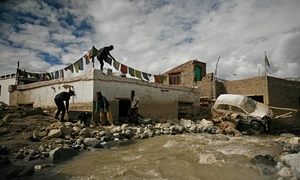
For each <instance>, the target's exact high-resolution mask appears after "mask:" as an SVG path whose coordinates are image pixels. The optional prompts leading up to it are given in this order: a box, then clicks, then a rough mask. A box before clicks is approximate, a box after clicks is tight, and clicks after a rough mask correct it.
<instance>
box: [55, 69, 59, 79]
mask: <svg viewBox="0 0 300 180" xmlns="http://www.w3.org/2000/svg"><path fill="white" fill-rule="evenodd" d="M54 78H55V79H58V78H59V71H55V74H54Z"/></svg>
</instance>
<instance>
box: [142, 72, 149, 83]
mask: <svg viewBox="0 0 300 180" xmlns="http://www.w3.org/2000/svg"><path fill="white" fill-rule="evenodd" d="M142 74H143V78H144V79H146V80H147V81H150V79H149V77H148V74H147V73H144V72H142Z"/></svg>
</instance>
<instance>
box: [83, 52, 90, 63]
mask: <svg viewBox="0 0 300 180" xmlns="http://www.w3.org/2000/svg"><path fill="white" fill-rule="evenodd" d="M83 57H84V59H85V64H90V60H89V57H88V55H87V54H85V55H84V56H83Z"/></svg>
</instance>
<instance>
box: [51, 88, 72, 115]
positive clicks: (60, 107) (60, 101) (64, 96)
mask: <svg viewBox="0 0 300 180" xmlns="http://www.w3.org/2000/svg"><path fill="white" fill-rule="evenodd" d="M71 96H75V93H74V91H71V90H70V91H69V92H61V93H59V94H57V95H56V96H55V98H54V101H55V104H56V106H57V112H56V114H55V119H58V115H59V114H60V112H61V118H60V120H61V121H64V117H65V112H66V110H67V112H68V111H69V100H70V97H71ZM64 101H66V107H65V104H64Z"/></svg>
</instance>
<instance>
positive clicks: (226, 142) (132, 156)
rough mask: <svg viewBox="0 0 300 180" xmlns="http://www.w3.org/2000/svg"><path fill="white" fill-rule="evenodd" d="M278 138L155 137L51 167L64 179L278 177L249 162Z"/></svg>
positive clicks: (273, 150) (266, 151)
mask: <svg viewBox="0 0 300 180" xmlns="http://www.w3.org/2000/svg"><path fill="white" fill-rule="evenodd" d="M277 138H278V136H277V137H276V136H247V137H231V136H224V135H210V134H182V135H175V136H172V135H168V136H157V137H154V138H150V139H146V140H141V141H138V142H137V143H135V144H132V145H128V146H123V147H118V148H111V149H104V150H103V149H102V150H99V151H93V152H84V153H83V154H82V155H80V156H79V157H76V159H73V160H71V161H68V162H65V163H63V164H59V165H58V166H56V167H55V168H54V169H53V171H56V172H60V173H61V174H64V175H67V179H74V180H76V179H130V180H132V179H190V180H194V179H204V180H206V179H209V180H211V179H230V180H234V179H243V180H245V179H256V180H257V179H277V178H278V176H277V175H276V173H274V174H272V175H261V174H260V172H259V170H258V168H259V167H258V165H253V164H251V162H250V161H251V158H253V157H254V156H255V155H257V154H274V155H276V157H275V158H274V159H275V160H277V158H278V156H279V147H278V144H277V143H276V141H275V140H276V139H277Z"/></svg>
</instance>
